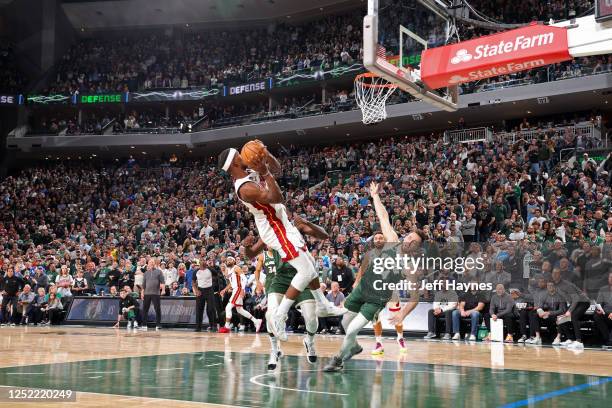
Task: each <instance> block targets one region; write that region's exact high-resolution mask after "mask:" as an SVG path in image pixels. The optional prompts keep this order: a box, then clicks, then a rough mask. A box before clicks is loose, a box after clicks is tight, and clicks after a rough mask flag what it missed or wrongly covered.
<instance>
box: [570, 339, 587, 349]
mask: <svg viewBox="0 0 612 408" xmlns="http://www.w3.org/2000/svg"><path fill="white" fill-rule="evenodd" d="M567 348H568V349H571V350H584V344H582V342H579V341H573V342H572V343H571V344H568V345H567Z"/></svg>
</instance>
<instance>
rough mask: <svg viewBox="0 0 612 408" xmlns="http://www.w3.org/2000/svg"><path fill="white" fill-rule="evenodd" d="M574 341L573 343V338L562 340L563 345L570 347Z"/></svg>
mask: <svg viewBox="0 0 612 408" xmlns="http://www.w3.org/2000/svg"><path fill="white" fill-rule="evenodd" d="M572 343H573V341H572V340H569V339H567V340H565V341H562V342H561V346H563V347H568V346H569V345H570V344H572Z"/></svg>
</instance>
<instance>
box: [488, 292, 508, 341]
mask: <svg viewBox="0 0 612 408" xmlns="http://www.w3.org/2000/svg"><path fill="white" fill-rule="evenodd" d="M513 311H514V300H513V299H512V296H510V294H508V293H507V292H506V288H505V287H504V285H503V284H501V283H499V284H497V286H495V293H494V294H493V296H491V303H490V305H489V315H490V316H491V320H493V321H496V320H497V319H502V320H503V321H504V326H505V330H506V333H507V334H506V338H505V340H504V342H506V343H514V337H513V333H514V314H513Z"/></svg>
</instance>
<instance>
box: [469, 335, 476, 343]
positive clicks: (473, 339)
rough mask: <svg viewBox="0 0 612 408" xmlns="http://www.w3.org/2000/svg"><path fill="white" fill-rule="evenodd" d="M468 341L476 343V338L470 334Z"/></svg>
mask: <svg viewBox="0 0 612 408" xmlns="http://www.w3.org/2000/svg"><path fill="white" fill-rule="evenodd" d="M468 341H476V336H475V335H473V334H470V338H469V340H468Z"/></svg>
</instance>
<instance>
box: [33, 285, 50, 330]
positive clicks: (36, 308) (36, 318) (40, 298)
mask: <svg viewBox="0 0 612 408" xmlns="http://www.w3.org/2000/svg"><path fill="white" fill-rule="evenodd" d="M46 306H47V294H46V293H45V289H44V288H38V290H37V294H36V297H35V298H34V301H33V302H32V303H31V309H30V310H31V313H30V316H31V318H30V322H32V323H34V326H37V325H38V323H42V322H43V320H44V318H45V312H44V309H45V308H46Z"/></svg>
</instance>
